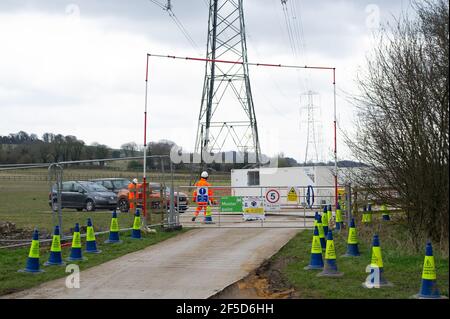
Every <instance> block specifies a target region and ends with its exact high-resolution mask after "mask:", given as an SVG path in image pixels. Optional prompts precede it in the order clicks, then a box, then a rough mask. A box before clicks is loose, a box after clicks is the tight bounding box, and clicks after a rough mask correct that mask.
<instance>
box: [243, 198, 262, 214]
mask: <svg viewBox="0 0 450 319" xmlns="http://www.w3.org/2000/svg"><path fill="white" fill-rule="evenodd" d="M242 208H243V211H244V213H243V217H244V220H256V219H262V220H264V219H265V215H264V199H263V198H261V197H259V196H244V197H243V198H242Z"/></svg>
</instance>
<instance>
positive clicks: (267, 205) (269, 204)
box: [264, 189, 280, 211]
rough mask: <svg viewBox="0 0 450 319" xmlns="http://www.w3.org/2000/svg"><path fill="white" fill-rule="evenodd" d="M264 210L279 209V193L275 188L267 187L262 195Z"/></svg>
mask: <svg viewBox="0 0 450 319" xmlns="http://www.w3.org/2000/svg"><path fill="white" fill-rule="evenodd" d="M264 210H266V211H277V210H280V193H279V192H278V191H277V190H276V189H269V190H268V191H267V192H266V196H265V197H264Z"/></svg>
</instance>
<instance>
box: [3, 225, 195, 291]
mask: <svg viewBox="0 0 450 319" xmlns="http://www.w3.org/2000/svg"><path fill="white" fill-rule="evenodd" d="M186 231H187V230H186V229H182V230H180V231H174V232H163V231H157V232H156V233H150V234H142V236H143V239H142V240H135V239H131V238H130V231H127V232H123V233H121V239H122V240H123V243H122V244H109V245H108V244H104V243H103V242H104V241H105V240H106V239H107V238H108V234H104V235H99V236H97V246H98V248H99V249H100V250H102V253H100V254H83V256H84V257H87V260H86V261H83V262H70V263H75V264H78V265H79V266H80V270H81V271H82V270H85V269H87V268H90V267H93V266H97V265H99V264H102V263H104V262H107V261H109V260H112V259H115V258H117V257H120V256H122V255H125V254H128V253H131V252H134V251H137V250H141V249H144V248H146V247H148V246H151V245H154V244H156V243H159V242H161V241H164V240H166V239H169V238H171V237H174V236H176V235H178V234H181V233H184V232H186ZM83 242H84V240H83ZM83 246H84V245H83ZM49 250H50V247H49V246H46V247H41V249H40V265H41V269H44V270H45V272H44V273H40V274H30V273H19V272H17V270H19V269H23V268H25V264H26V259H27V256H28V251H29V247H26V248H19V249H0V295H5V294H9V293H13V292H17V291H20V290H24V289H27V288H31V287H34V286H37V285H39V284H41V283H43V282H46V281H49V280H53V279H57V278H61V277H64V276H67V275H68V273H66V272H65V269H66V267H64V266H48V267H46V266H42V265H43V264H44V262H46V261H47V260H48V257H49ZM62 255H63V258H64V259H65V258H67V257H68V256H69V255H70V248H69V247H63V248H62Z"/></svg>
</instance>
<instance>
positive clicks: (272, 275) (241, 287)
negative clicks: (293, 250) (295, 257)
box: [210, 257, 299, 299]
mask: <svg viewBox="0 0 450 319" xmlns="http://www.w3.org/2000/svg"><path fill="white" fill-rule="evenodd" d="M290 261H291V258H288V257H280V258H277V260H266V261H265V262H264V263H263V264H262V265H261V266H260V267H259V268H258V269H256V270H254V271H253V272H251V273H250V274H249V275H248V276H247V277H245V278H243V279H242V280H239V281H238V282H236V283H234V284H232V285H230V286H228V287H227V288H225V289H224V290H222V291H220V292H219V293H217V294H215V295H214V296H212V297H210V298H211V299H267V298H269V299H297V298H299V295H298V293H297V292H296V291H295V289H294V287H293V286H291V285H290V284H289V283H288V282H287V281H286V280H285V279H284V278H283V276H282V273H281V270H282V269H283V268H284V267H286V265H287V264H288V263H289V262H290Z"/></svg>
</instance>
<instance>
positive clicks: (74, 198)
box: [48, 181, 117, 212]
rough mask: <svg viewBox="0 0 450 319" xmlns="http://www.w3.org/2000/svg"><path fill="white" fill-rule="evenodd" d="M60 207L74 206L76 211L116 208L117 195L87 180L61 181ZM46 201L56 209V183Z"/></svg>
mask: <svg viewBox="0 0 450 319" xmlns="http://www.w3.org/2000/svg"><path fill="white" fill-rule="evenodd" d="M61 202H62V204H61V208H75V209H76V210H77V211H82V210H83V209H86V211H89V212H90V211H94V210H96V209H109V210H114V209H116V208H117V195H116V194H115V193H113V192H111V191H109V190H108V189H106V188H105V187H103V186H101V185H99V184H97V183H94V182H89V181H68V182H63V183H62V189H61ZM48 203H49V205H50V207H52V209H53V210H54V211H56V210H58V205H57V189H56V184H55V185H53V187H52V191H51V192H50V193H49V195H48Z"/></svg>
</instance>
